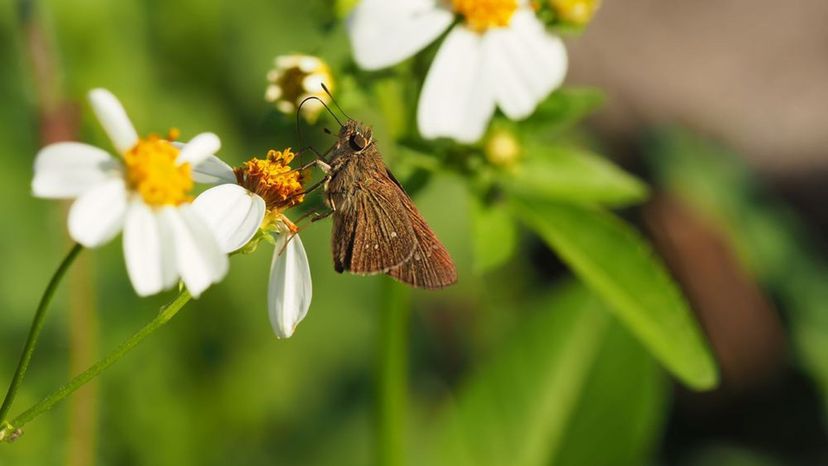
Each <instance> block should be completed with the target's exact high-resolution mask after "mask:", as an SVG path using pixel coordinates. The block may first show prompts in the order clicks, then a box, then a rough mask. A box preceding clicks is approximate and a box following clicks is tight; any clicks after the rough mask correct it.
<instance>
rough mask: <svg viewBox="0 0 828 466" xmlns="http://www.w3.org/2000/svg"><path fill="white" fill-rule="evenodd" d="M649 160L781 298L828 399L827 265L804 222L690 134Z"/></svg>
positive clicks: (662, 136) (802, 359)
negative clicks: (718, 230)
mask: <svg viewBox="0 0 828 466" xmlns="http://www.w3.org/2000/svg"><path fill="white" fill-rule="evenodd" d="M649 160H650V161H651V162H652V164H653V165H654V166H655V167H656V169H657V170H658V172H659V178H661V179H662V180H663V183H664V184H665V186H667V187H669V188H670V189H671V190H673V191H675V192H676V193H678V194H679V195H680V196H681V197H682V198H684V199H686V200H687V201H688V202H690V203H691V204H692V205H693V206H695V207H696V208H697V209H698V210H699V211H700V212H702V213H704V214H705V215H706V216H708V217H709V218H710V219H711V221H713V222H715V224H716V225H717V226H718V227H719V228H721V230H722V231H724V232H726V234H727V236H728V239H729V241H730V244H731V245H732V247H733V249H734V250H735V251H737V252H738V253H739V255H740V258H741V259H742V261H743V262H744V264H745V266H746V267H748V269H749V270H751V272H752V273H754V274H755V275H756V276H757V278H758V279H759V281H760V282H762V284H763V285H764V286H765V288H767V289H768V290H769V291H770V292H771V293H773V295H774V296H775V297H776V299H777V300H779V302H780V305H781V308H782V309H783V310H784V311H785V312H786V318H787V320H788V322H789V323H790V327H791V336H792V338H793V342H794V346H795V348H796V352H797V360H798V362H799V364H800V365H801V366H802V368H803V369H804V370H805V371H806V372H807V373H808V374H810V375H811V376H812V377H814V379H815V380H816V381H817V382H818V383H819V386H820V388H821V390H822V394H823V398H824V399H826V398H828V358H826V354H828V312H826V310H828V304H826V303H828V286H826V277H828V263H826V260H825V257H824V255H822V254H820V252H819V251H818V250H817V249H816V248H815V247H814V246H813V244H814V240H813V238H812V237H811V233H809V232H808V231H807V230H806V229H805V227H804V225H803V224H802V221H801V219H799V218H797V216H796V215H795V214H794V212H792V210H791V209H790V207H788V206H786V205H784V204H783V203H782V202H780V201H779V200H778V199H775V198H774V197H773V196H772V195H771V194H770V193H769V192H768V190H767V189H766V188H763V187H762V186H761V184H760V183H759V182H758V181H757V180H756V179H755V178H754V177H753V176H752V175H751V173H750V172H749V171H748V169H747V168H746V167H745V166H744V164H743V163H742V162H740V161H739V160H738V159H737V158H736V157H735V156H734V154H732V153H730V152H728V151H727V150H725V149H724V148H722V147H720V146H717V145H716V144H714V143H712V142H710V141H707V140H704V139H702V138H700V137H698V136H695V135H692V134H690V133H688V132H686V131H680V130H671V131H663V132H661V133H657V135H656V137H654V138H653V140H652V144H651V154H650V158H649ZM825 408H826V411H827V412H828V405H825Z"/></svg>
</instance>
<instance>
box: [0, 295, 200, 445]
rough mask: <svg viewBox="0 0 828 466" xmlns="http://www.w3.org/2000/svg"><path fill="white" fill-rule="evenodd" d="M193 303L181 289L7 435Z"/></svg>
mask: <svg viewBox="0 0 828 466" xmlns="http://www.w3.org/2000/svg"><path fill="white" fill-rule="evenodd" d="M191 299H192V296H190V293H189V292H188V291H187V290H186V289H184V290H182V291H181V293H180V294H179V295H178V296H177V297H176V298H175V299H174V300H173V301H172V302H171V303H169V304H168V305H166V306H165V307H164V308H162V309H161V312H159V313H158V315H157V316H156V317H155V318H154V319H152V321H150V322H149V323H148V324H147V325H145V326H144V327H143V328H142V329H141V330H139V331H138V332H136V333H135V334H134V335H132V336H131V337H130V338H129V339H128V340H126V341H124V342H123V343H121V344H120V345H119V346H118V347H117V348H115V349H114V350H112V352H111V353H109V354H108V355H107V356H106V357H104V358H103V359H101V360H100V361H98V362H97V363H95V365H93V366H92V367H90V368H89V369H87V370H85V371H84V372H82V373H81V374H78V375H77V376H76V377H75V378H73V379H72V380H70V381H69V382H67V383H66V384H65V385H63V386H62V387H60V388H58V389H57V390H55V391H54V392H52V393H51V394H50V395H48V396H46V398H43V399H42V400H40V401H39V402H37V403H36V404H35V405H34V406H32V407H31V408H29V409H27V410H26V411H24V412H23V413H22V414H20V415H19V416H17V417H16V418H14V419H13V420H12V421H11V423H10V425H7V426H6V429H5V430H6V431H11V432H14V431H17V430H19V429H20V428H21V427H23V426H24V425H25V424H26V423H28V422H31V421H32V420H34V419H35V418H36V417H38V416H40V415H41V414H43V413H44V412H46V411H48V410H49V409H51V408H52V407H53V406H54V405H55V404H57V403H58V402H60V401H61V400H63V399H64V398H66V397H67V396H69V395H71V394H72V393H73V392H74V391H75V390H77V389H79V388H80V387H82V386H84V385H85V384H86V383H87V382H89V381H90V380H92V379H94V378H95V377H96V376H97V375H98V374H100V373H101V372H103V371H104V370H105V369H107V368H108V367H109V366H111V365H113V364H115V363H116V362H117V361H118V360H119V359H121V358H122V357H124V356H125V355H126V354H127V353H128V352H129V351H130V350H132V349H133V348H135V346H137V345H138V344H139V343H141V342H142V341H144V339H145V338H147V337H148V336H150V335H151V334H152V333H153V332H155V331H156V330H158V329H159V328H161V327H163V326H164V324H166V323H167V322H169V321H170V319H172V318H173V317H174V316H175V315H176V314H178V311H180V310H181V308H183V307H184V305H185V304H187V303H188V302H189V301H190V300H191ZM2 433H3V430H0V438H2Z"/></svg>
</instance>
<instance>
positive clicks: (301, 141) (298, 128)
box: [296, 84, 347, 159]
mask: <svg viewBox="0 0 828 466" xmlns="http://www.w3.org/2000/svg"><path fill="white" fill-rule="evenodd" d="M323 87H324V84H323ZM325 91H326V92H327V89H325ZM328 95H330V94H328ZM311 100H317V101H319V103H320V104H322V106H323V107H325V110H327V111H328V113H330V114H331V116H332V117H334V120H336V122H337V123H339V126H340V127H341V126H342V122H341V121H339V118H337V116H336V114H335V113H334V112H333V110H331V108H330V107H328V105H327V104H325V102H324V101H323V100H322V99H320V98H319V97H316V96H315V95H312V96H309V97H305V98H304V99H303V100H302V102H300V103H299V106H298V107H297V108H296V135H297V137H298V138H299V147H304V138H303V137H302V122H301V121H299V115H300V113H301V111H302V106H303V105H305V103H307V102H308V101H311ZM346 116H347V115H346ZM299 157H300V159H301V157H302V154H301V153H300V154H299Z"/></svg>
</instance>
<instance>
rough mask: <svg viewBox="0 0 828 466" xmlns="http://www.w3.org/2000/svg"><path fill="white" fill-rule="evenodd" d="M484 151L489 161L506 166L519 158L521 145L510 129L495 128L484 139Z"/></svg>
mask: <svg viewBox="0 0 828 466" xmlns="http://www.w3.org/2000/svg"><path fill="white" fill-rule="evenodd" d="M484 151H485V153H486V160H488V161H489V163H491V164H492V165H494V166H497V167H503V168H507V167H511V166H514V165H515V164H516V163H517V161H518V160H519V159H520V153H521V146H520V142H519V141H518V140H517V138H516V137H515V135H514V134H513V133H512V132H511V131H508V130H505V129H496V130H494V131H492V134H491V136H489V138H488V140H487V141H486V146H485V148H484Z"/></svg>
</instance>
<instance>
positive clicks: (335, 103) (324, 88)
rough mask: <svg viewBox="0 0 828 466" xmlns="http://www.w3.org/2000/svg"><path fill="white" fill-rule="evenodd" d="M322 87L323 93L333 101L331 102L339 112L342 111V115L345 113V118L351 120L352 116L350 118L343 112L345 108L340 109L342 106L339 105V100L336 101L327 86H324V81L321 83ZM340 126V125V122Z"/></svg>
mask: <svg viewBox="0 0 828 466" xmlns="http://www.w3.org/2000/svg"><path fill="white" fill-rule="evenodd" d="M322 89H323V90H324V91H325V94H328V97H330V98H331V102H333V104H334V105H336V108H337V109H338V110H339V111H340V112H342V114H343V115H345V118H347V119H349V120H353V118H351V117H350V116H348V114H347V113H345V110H342V107H340V106H339V102H337V101H336V99H334V96H333V94H331V91H330V90H329V89H328V86H326V85H325V83H322ZM340 126H342V125H341V124H340Z"/></svg>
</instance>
